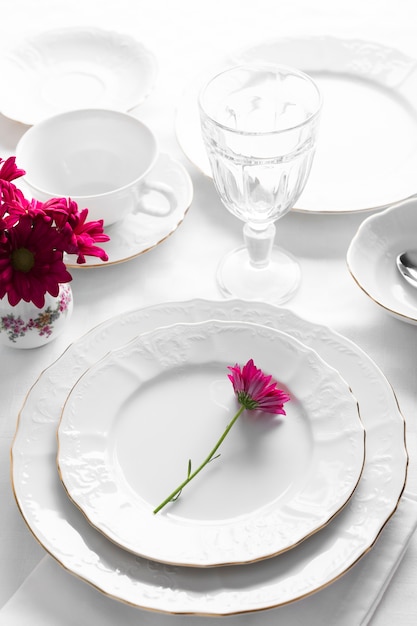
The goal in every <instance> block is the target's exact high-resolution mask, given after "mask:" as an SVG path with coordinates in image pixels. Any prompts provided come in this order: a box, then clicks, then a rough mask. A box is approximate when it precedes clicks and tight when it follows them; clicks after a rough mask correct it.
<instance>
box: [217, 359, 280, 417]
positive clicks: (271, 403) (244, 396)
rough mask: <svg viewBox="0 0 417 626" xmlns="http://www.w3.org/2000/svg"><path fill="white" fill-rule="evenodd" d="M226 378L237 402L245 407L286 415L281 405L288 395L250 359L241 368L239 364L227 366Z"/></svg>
mask: <svg viewBox="0 0 417 626" xmlns="http://www.w3.org/2000/svg"><path fill="white" fill-rule="evenodd" d="M227 369H228V370H230V371H231V374H228V378H229V380H230V381H231V383H232V385H233V389H234V390H235V393H236V396H237V399H238V402H239V404H241V405H242V406H244V407H245V409H249V410H253V409H260V410H262V411H265V412H266V413H275V414H280V415H286V413H285V411H284V408H283V405H284V403H285V402H288V400H289V399H290V397H289V395H288V394H286V393H284V392H283V391H282V390H281V389H278V386H277V383H276V382H275V381H272V376H267V375H265V374H264V373H263V372H262V370H260V369H259V368H257V367H256V365H255V364H254V362H253V359H250V360H249V361H248V362H247V363H246V365H244V366H243V368H241V367H240V365H237V364H236V365H235V366H234V367H231V366H229V367H228V368H227Z"/></svg>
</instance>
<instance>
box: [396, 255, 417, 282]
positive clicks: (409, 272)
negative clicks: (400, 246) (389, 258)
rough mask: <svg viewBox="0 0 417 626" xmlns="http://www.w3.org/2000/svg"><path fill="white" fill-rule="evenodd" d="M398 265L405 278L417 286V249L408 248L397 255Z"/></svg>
mask: <svg viewBox="0 0 417 626" xmlns="http://www.w3.org/2000/svg"><path fill="white" fill-rule="evenodd" d="M397 267H398V269H399V270H400V272H401V274H402V275H403V276H404V278H405V280H406V281H407V282H408V283H410V285H412V286H413V287H416V288H417V249H416V250H407V251H406V252H402V253H401V254H399V255H398V256H397Z"/></svg>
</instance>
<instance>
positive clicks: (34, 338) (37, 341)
mask: <svg viewBox="0 0 417 626" xmlns="http://www.w3.org/2000/svg"><path fill="white" fill-rule="evenodd" d="M72 308H73V299H72V289H71V286H70V285H69V284H68V283H63V284H61V285H60V289H59V293H58V295H57V296H55V297H54V296H51V295H50V294H48V293H46V294H45V306H44V307H42V308H41V309H40V308H38V307H37V306H36V305H35V304H33V302H24V301H23V300H21V301H20V302H19V303H18V304H16V305H15V306H11V305H10V304H9V301H8V299H7V295H6V296H4V298H2V299H1V300H0V344H1V345H6V346H9V347H11V348H38V347H40V346H43V345H45V344H47V343H49V342H50V341H52V340H53V339H55V338H56V337H57V336H58V335H60V334H61V332H62V331H63V330H64V328H65V326H66V324H67V323H68V321H69V320H70V317H71V313H72Z"/></svg>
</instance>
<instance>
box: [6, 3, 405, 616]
mask: <svg viewBox="0 0 417 626" xmlns="http://www.w3.org/2000/svg"><path fill="white" fill-rule="evenodd" d="M0 15H1V19H0V54H1V51H2V49H4V48H6V47H7V46H9V45H10V44H12V43H14V42H15V41H16V40H17V39H18V38H19V37H20V36H23V35H25V34H29V33H31V32H33V31H38V30H40V29H43V28H49V27H53V26H58V25H59V26H62V25H76V24H94V25H96V26H101V27H104V28H111V29H115V30H121V31H123V32H128V33H131V34H133V35H135V36H136V37H137V38H138V39H139V40H141V41H142V42H143V43H145V45H147V46H148V47H149V48H150V49H152V50H153V52H154V53H155V55H156V56H157V59H158V64H159V77H158V82H157V85H156V88H155V90H154V92H153V93H152V94H151V96H150V97H149V98H148V100H147V101H146V102H145V103H144V104H143V105H142V106H141V107H138V108H137V109H136V110H135V111H134V112H133V113H134V114H135V115H137V117H139V118H140V119H142V120H143V121H145V122H146V123H147V124H148V125H149V126H150V127H151V128H152V129H153V131H154V132H155V134H156V136H157V138H158V141H159V144H160V149H161V150H162V151H163V152H167V153H169V154H170V155H171V156H173V157H175V158H177V159H179V160H180V161H181V162H182V163H183V164H184V165H185V166H186V167H187V169H188V171H189V173H190V174H191V176H192V179H193V183H194V200H193V204H192V206H191V208H190V211H189V212H188V215H187V216H186V219H185V221H184V223H183V224H182V225H181V226H180V228H179V229H178V231H177V232H175V233H174V234H173V236H172V237H170V238H169V239H168V240H167V241H165V242H164V243H163V244H161V245H160V246H158V247H157V248H155V249H154V250H152V251H151V252H149V253H147V254H145V255H142V256H140V257H138V258H137V259H134V260H132V261H130V262H129V263H125V264H121V265H116V266H112V267H108V268H100V269H97V270H88V271H85V270H83V271H79V270H74V271H73V277H74V280H73V282H72V286H73V292H74V299H75V309H74V313H73V317H72V321H71V325H70V327H69V328H68V330H67V331H66V332H65V334H64V335H62V336H61V337H60V338H58V339H57V340H56V341H55V342H53V343H51V344H50V345H49V346H46V347H45V348H42V349H39V350H33V351H18V350H12V349H7V348H0V372H1V376H0V446H1V449H0V502H1V515H0V607H1V606H3V605H4V604H5V603H6V602H7V601H8V600H9V598H11V596H12V595H13V593H14V592H15V591H16V590H17V589H18V588H19V586H20V585H21V584H22V583H23V581H24V580H25V579H26V577H27V576H28V575H29V574H30V572H32V570H33V569H34V567H35V566H36V565H37V564H38V563H39V561H40V560H41V559H42V557H43V556H44V552H43V550H42V548H41V547H40V546H39V545H38V544H37V542H36V540H35V539H34V538H33V536H32V535H31V533H30V532H29V531H28V529H27V527H26V525H25V523H24V522H23V520H22V519H21V517H20V514H19V512H18V510H17V507H16V505H15V502H14V498H13V494H12V490H11V487H10V479H9V449H10V445H11V442H12V438H13V434H14V430H15V425H16V419H17V415H18V412H19V409H20V407H21V405H22V402H23V400H24V397H25V394H26V393H27V391H28V389H29V387H30V386H31V384H33V382H34V381H35V380H36V378H37V376H38V375H39V373H40V372H41V371H42V370H43V369H44V368H45V367H47V366H48V365H49V364H50V363H51V362H52V361H53V360H54V359H56V358H57V357H58V356H59V355H60V354H61V353H62V351H63V350H64V349H65V348H66V346H67V345H68V344H69V343H70V342H71V341H72V340H74V339H76V338H77V337H79V336H80V335H82V334H83V333H85V332H86V331H88V330H89V329H90V328H91V327H92V326H94V325H96V324H97V323H99V322H101V321H103V320H105V319H107V318H108V317H110V316H112V315H114V314H117V313H119V312H122V311H125V310H128V309H132V308H136V307H141V306H146V305H149V304H154V303H157V302H163V301H168V300H181V299H191V298H194V297H203V298H217V297H218V292H217V287H216V283H215V270H216V266H217V263H218V260H219V258H220V257H221V255H222V254H223V253H224V252H225V251H227V250H229V249H230V248H231V247H233V246H235V245H237V244H239V243H240V241H241V224H240V223H239V222H238V220H236V219H235V218H233V217H232V216H231V215H229V214H228V213H227V212H226V211H225V209H223V208H222V205H221V203H220V201H219V199H218V197H217V195H216V193H215V191H214V189H213V186H212V182H211V181H210V180H209V179H207V178H205V177H204V176H202V175H201V173H199V172H198V170H197V169H196V168H195V167H194V166H193V165H192V164H191V163H190V162H189V161H188V160H187V158H186V157H185V156H184V155H183V153H182V151H181V149H180V147H179V146H178V143H177V141H176V137H175V130H174V119H175V108H176V103H177V102H178V99H179V97H180V95H181V93H182V91H183V89H184V88H185V87H186V86H187V84H188V81H189V80H190V79H191V78H192V77H193V76H194V74H195V72H196V71H197V70H198V69H199V67H201V66H203V65H204V66H206V65H207V64H208V63H209V62H210V61H212V60H213V59H215V58H217V57H221V56H223V55H224V54H225V53H227V52H229V51H232V50H235V49H236V48H238V47H240V46H242V45H248V44H250V43H256V42H258V41H260V40H263V39H267V38H272V37H275V38H277V37H284V36H285V37H290V36H312V35H322V34H325V35H330V34H331V35H333V36H339V37H358V38H362V39H366V40H372V41H377V42H379V43H382V44H385V45H387V46H393V47H396V48H399V49H401V50H402V51H403V52H404V53H406V54H408V55H410V56H412V57H414V58H416V59H417V37H416V23H417V5H416V3H415V2H414V0H396V1H395V2H394V0H380V1H372V0H368V1H367V0H350V1H349V2H339V1H337V0H336V1H332V0H316V1H315V2H314V3H312V2H309V0H281V1H277V0H256V1H253V0H251V1H247V0H240V1H239V0H210V2H199V1H198V0H194V1H193V0H175V1H170V0H148V1H141V0H117V1H116V0H112V1H110V0H72V1H69V0H68V1H67V0H49V1H48V0H36V2H33V1H32V0H13V2H10V1H5V0H0ZM1 88H2V89H7V88H8V85H7V84H4V83H3V84H2V87H1ZM27 97H28V98H30V93H28V94H27ZM25 129H26V127H25V126H23V125H22V124H19V123H18V122H13V121H11V120H9V119H6V118H4V117H1V116H0V156H2V157H7V156H9V155H11V154H14V150H15V146H16V143H17V141H18V139H19V138H20V136H21V135H22V133H23V132H24V130H25ZM416 192H417V173H416ZM365 217H366V215H365V214H350V215H349V214H346V215H320V214H302V213H296V212H294V213H290V214H288V215H287V216H285V218H284V219H283V220H282V221H281V222H280V223H279V224H278V226H277V241H278V242H279V243H282V244H285V246H286V247H287V249H289V250H290V251H291V252H292V253H293V254H295V255H296V256H297V257H298V258H299V260H300V262H301V267H302V273H303V281H302V285H301V288H300V290H299V291H298V293H297V294H296V295H295V297H294V298H293V299H292V300H291V301H290V302H289V303H288V305H287V306H288V308H290V309H292V310H293V311H294V312H296V313H297V314H299V315H301V316H303V317H305V318H307V319H310V320H312V321H315V322H319V323H322V324H326V325H329V326H331V327H333V328H334V329H335V330H337V331H339V332H340V333H342V334H344V335H345V336H347V337H348V338H350V339H351V340H353V341H354V342H356V343H357V344H358V345H359V346H360V347H361V348H362V349H363V350H365V351H366V352H367V353H368V354H369V355H370V356H371V357H372V358H373V359H374V360H375V362H376V363H377V364H378V365H379V367H380V368H381V369H382V371H383V372H384V373H385V375H386V376H387V378H388V379H389V381H390V383H391V384H392V386H393V388H394V390H395V393H396V395H397V398H398V401H399V404H400V407H401V409H402V413H403V414H404V416H405V418H406V420H407V425H408V428H407V430H408V448H409V452H410V467H409V479H408V485H407V489H408V491H410V492H417V472H416V465H417V443H416V429H417V416H416V410H415V408H416V400H417V377H416V374H417V359H416V354H417V331H416V328H415V327H414V326H411V325H408V324H405V323H402V322H400V321H398V320H396V319H394V318H392V317H390V316H389V315H387V314H386V313H385V312H384V311H383V310H382V309H380V308H379V307H377V306H376V305H375V304H374V303H373V302H372V301H371V300H370V299H368V298H367V297H366V296H365V295H364V294H363V293H362V292H361V291H360V290H359V289H358V287H357V285H356V284H355V282H354V281H353V279H352V278H351V276H350V274H349V272H348V270H347V267H346V261H345V256H346V250H347V247H348V245H349V242H350V240H351V238H352V236H353V234H354V233H355V232H356V229H357V227H358V226H359V224H360V223H361V221H362V220H363V219H364V218H365ZM416 236H417V234H416ZM416 585H417V537H414V539H412V540H411V543H410V545H409V547H408V549H407V551H406V554H405V555H404V558H403V560H402V562H401V564H400V566H399V568H398V571H397V572H396V574H395V576H394V577H393V579H392V581H391V582H390V585H389V588H388V589H387V590H386V591H385V594H384V597H383V598H382V601H381V603H380V605H379V606H378V608H377V610H376V613H375V615H374V617H373V618H372V621H371V624H372V626H388V625H390V626H391V624H399V625H401V626H406V625H407V624H414V623H415V622H416V619H417V597H416V594H415V589H416ZM25 623H27V622H25Z"/></svg>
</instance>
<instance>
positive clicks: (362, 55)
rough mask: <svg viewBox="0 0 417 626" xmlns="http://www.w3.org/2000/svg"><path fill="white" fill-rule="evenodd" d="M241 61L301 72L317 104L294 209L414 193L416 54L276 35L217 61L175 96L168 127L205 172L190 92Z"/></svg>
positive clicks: (363, 203) (352, 205) (322, 209)
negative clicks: (316, 92)
mask: <svg viewBox="0 0 417 626" xmlns="http://www.w3.org/2000/svg"><path fill="white" fill-rule="evenodd" d="M246 62H261V63H279V64H282V65H289V66H291V67H296V68H298V69H300V70H303V71H304V72H306V73H307V74H309V75H310V76H311V77H312V78H313V79H314V81H315V82H316V83H317V85H318V87H319V89H320V92H321V93H322V96H323V109H322V114H321V119H320V129H319V134H318V139H317V149H316V153H315V157H314V162H313V165H312V169H311V174H310V176H309V179H308V182H307V185H306V187H305V190H304V191H303V193H302V195H301V196H300V198H299V200H298V201H297V204H296V207H295V208H294V210H297V211H305V212H313V213H350V212H357V211H365V210H371V209H375V208H385V207H387V206H389V205H390V204H392V203H393V202H399V201H402V200H404V199H405V198H408V197H409V196H411V195H412V194H413V193H415V191H416V188H417V185H416V177H415V172H416V171H417V149H416V147H417V139H416V138H417V92H416V89H415V66H416V60H415V59H412V58H410V57H408V56H406V55H405V54H403V53H402V52H400V51H399V50H395V49H393V48H388V47H385V46H383V45H381V44H379V43H375V42H369V41H362V40H359V39H339V38H335V37H326V36H323V37H306V38H278V39H275V40H272V41H264V42H262V43H260V44H258V45H252V46H250V47H247V48H245V49H243V50H239V51H237V52H236V53H235V54H233V55H230V56H229V57H228V58H225V59H220V60H219V61H218V62H217V63H216V65H215V66H214V67H212V68H211V69H210V68H209V69H208V70H207V71H206V72H204V73H202V74H201V75H200V76H198V77H196V79H195V81H194V82H193V83H192V84H191V85H189V86H188V87H187V89H186V91H185V93H184V95H183V98H182V99H181V101H180V103H179V106H178V112H177V118H176V132H177V137H178V141H179V144H180V145H181V147H182V149H183V151H184V153H185V154H186V155H187V156H188V158H189V159H190V160H191V162H193V163H194V164H195V165H196V166H197V167H198V168H199V169H200V170H201V171H202V172H203V173H205V174H207V175H208V176H211V171H210V166H209V162H208V158H207V155H206V152H205V150H204V145H203V141H202V138H201V131H200V120H199V112H198V93H199V91H200V89H201V88H202V87H203V85H204V84H205V82H206V80H207V78H209V77H210V76H211V75H212V74H213V73H217V72H218V71H220V70H223V69H225V68H226V67H230V66H232V65H237V64H243V63H246Z"/></svg>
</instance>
